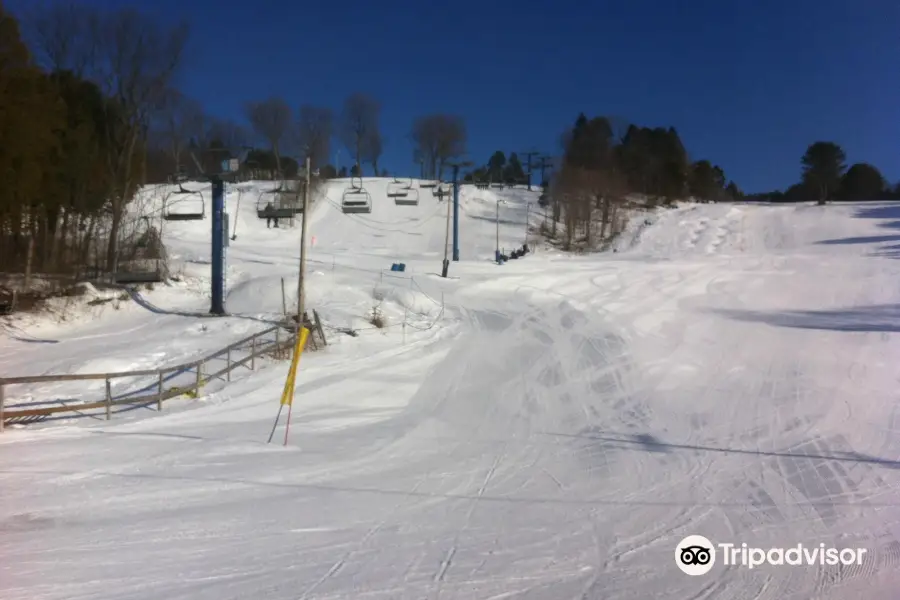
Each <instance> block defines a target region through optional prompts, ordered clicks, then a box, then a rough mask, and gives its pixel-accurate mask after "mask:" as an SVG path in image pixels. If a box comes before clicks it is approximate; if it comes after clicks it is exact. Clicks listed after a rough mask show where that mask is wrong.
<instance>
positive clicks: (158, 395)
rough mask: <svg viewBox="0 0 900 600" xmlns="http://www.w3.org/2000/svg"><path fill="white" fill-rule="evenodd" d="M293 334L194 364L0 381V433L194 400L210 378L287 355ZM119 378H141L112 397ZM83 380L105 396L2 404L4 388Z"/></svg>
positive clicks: (263, 335)
mask: <svg viewBox="0 0 900 600" xmlns="http://www.w3.org/2000/svg"><path fill="white" fill-rule="evenodd" d="M296 336H297V332H296V327H295V326H294V324H293V323H285V324H279V325H275V326H273V327H269V328H268V329H264V330H263V331H259V332H257V333H254V334H253V335H251V336H248V337H246V338H244V339H241V340H238V341H237V342H234V343H233V344H230V345H229V346H226V347H225V348H222V349H220V350H217V351H216V352H213V353H212V354H209V355H207V356H204V357H203V358H200V359H198V360H194V361H191V362H186V363H183V364H179V365H172V366H167V367H163V368H160V369H147V370H139V371H120V372H114V373H90V374H66V375H35V376H28V377H0V432H3V430H4V428H5V427H6V425H8V424H14V423H22V424H27V423H34V422H38V421H43V420H45V419H47V418H49V417H51V416H52V415H56V414H59V413H84V412H85V411H96V410H100V409H102V410H104V411H105V414H106V420H110V419H111V418H112V412H113V407H115V406H123V405H127V406H129V407H135V408H138V407H143V406H149V405H152V404H156V409H157V410H158V411H161V410H162V404H163V402H164V401H165V400H169V399H171V398H177V397H180V396H189V397H193V398H196V397H197V396H199V394H200V389H201V388H202V387H203V385H204V384H206V383H208V382H209V381H212V380H213V379H218V378H221V377H224V378H225V380H226V381H229V382H230V381H231V373H232V371H234V370H235V369H237V368H238V367H243V366H246V367H247V368H248V369H249V370H251V371H253V370H256V361H257V359H263V358H274V359H283V358H286V357H288V356H289V355H290V352H291V349H292V348H293V346H294V340H295V339H296ZM223 357H224V363H225V366H224V367H221V368H218V369H216V368H215V367H214V366H213V365H212V363H213V362H214V361H218V362H219V363H221V362H222V358H223ZM211 367H212V368H211ZM210 371H212V372H210ZM185 375H187V377H185ZM124 378H143V379H144V383H145V384H144V385H140V386H138V390H137V391H134V390H132V391H129V392H125V393H121V394H113V389H112V388H113V385H112V382H113V381H114V380H116V379H124ZM154 379H155V381H154ZM88 380H95V381H98V380H99V381H104V382H105V390H106V393H105V397H104V398H103V399H102V400H95V401H85V402H77V401H76V402H68V401H65V402H64V401H61V400H60V401H54V402H51V403H41V405H40V406H39V407H36V408H32V407H27V408H19V406H22V405H16V406H10V407H7V406H6V402H5V397H6V388H7V387H8V386H11V385H26V384H46V383H59V382H66V381H88ZM185 380H186V381H185ZM176 382H177V384H176ZM130 387H135V386H130ZM26 406H27V405H26Z"/></svg>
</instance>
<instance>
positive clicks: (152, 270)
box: [113, 217, 166, 284]
mask: <svg viewBox="0 0 900 600" xmlns="http://www.w3.org/2000/svg"><path fill="white" fill-rule="evenodd" d="M140 220H141V222H143V223H144V229H143V231H142V232H141V234H140V236H139V237H138V238H137V239H136V240H134V242H133V246H131V249H130V252H126V253H124V254H123V256H122V258H121V259H120V260H119V261H117V263H116V272H115V273H114V275H113V281H114V282H115V283H119V284H140V283H159V282H162V281H163V280H164V279H165V276H166V254H165V247H164V246H163V244H162V240H161V239H160V235H159V231H158V230H157V229H156V228H155V227H153V226H152V225H151V224H150V219H149V217H141V219H140Z"/></svg>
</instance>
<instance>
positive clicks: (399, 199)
mask: <svg viewBox="0 0 900 600" xmlns="http://www.w3.org/2000/svg"><path fill="white" fill-rule="evenodd" d="M389 185H390V184H389ZM401 185H402V186H403V187H401V188H400V189H401V190H402V192H403V194H402V195H400V194H398V195H395V196H393V198H394V204H396V205H398V206H418V204H419V190H417V189H416V188H414V187H413V180H412V179H410V180H409V181H407V182H405V183H402V184H401ZM388 190H390V187H389V188H388ZM388 197H391V195H390V194H388Z"/></svg>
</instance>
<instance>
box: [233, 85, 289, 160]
mask: <svg viewBox="0 0 900 600" xmlns="http://www.w3.org/2000/svg"><path fill="white" fill-rule="evenodd" d="M244 110H245V112H246V115H247V120H248V121H249V122H250V126H251V127H252V128H253V131H254V132H255V133H256V134H257V135H258V136H260V137H261V138H263V139H264V140H266V142H268V144H269V146H270V147H271V149H272V152H273V153H274V154H275V163H276V168H277V169H278V172H279V173H280V172H281V147H282V143H283V141H284V138H285V135H286V134H287V133H288V131H289V129H290V127H291V120H292V118H293V117H292V114H291V107H290V106H289V105H288V103H287V102H285V101H284V99H283V98H280V97H277V96H273V97H271V98H268V99H267V100H263V101H262V102H251V103H249V104H247V106H246V107H245V109H244Z"/></svg>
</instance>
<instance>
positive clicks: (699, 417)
mask: <svg viewBox="0 0 900 600" xmlns="http://www.w3.org/2000/svg"><path fill="white" fill-rule="evenodd" d="M388 181H389V180H366V186H367V189H369V191H370V193H371V194H372V197H373V204H374V209H373V212H372V213H371V214H368V215H344V214H343V213H341V212H340V210H339V209H338V208H337V206H338V205H339V202H340V194H341V190H342V187H343V186H345V185H346V182H334V183H332V184H330V186H329V188H328V190H327V193H326V195H325V197H323V198H320V199H318V200H317V202H316V208H315V210H314V213H313V215H312V219H311V229H310V235H311V236H314V237H315V245H313V246H311V248H310V252H311V254H310V257H311V262H310V272H309V296H310V299H309V304H310V306H313V307H316V308H317V309H318V310H319V311H320V313H321V314H322V316H323V318H324V319H325V320H326V322H327V323H328V324H329V325H330V326H331V327H333V328H337V329H339V328H342V327H353V328H357V329H359V337H349V336H346V335H344V334H341V333H339V332H338V331H336V330H335V329H329V335H330V337H329V341H330V342H331V344H330V345H329V348H328V350H327V351H325V352H320V353H308V354H306V355H304V357H303V360H302V362H301V366H300V371H299V373H298V380H297V390H296V395H295V401H294V411H293V422H292V425H291V432H290V433H291V436H290V443H289V444H288V446H287V447H283V446H282V445H281V444H280V443H277V444H271V445H267V444H266V443H265V442H266V438H267V437H268V435H269V431H270V429H271V426H272V422H273V419H274V417H275V413H276V412H277V410H278V398H279V396H280V393H281V388H282V386H283V383H284V377H285V375H286V371H287V364H284V363H270V364H268V365H267V366H266V367H265V368H262V369H259V370H257V371H255V372H250V371H244V372H242V373H241V374H240V375H239V376H237V377H235V379H234V380H233V382H232V383H231V384H229V385H219V386H216V387H213V388H211V390H210V393H209V394H208V395H206V396H205V397H203V398H201V399H198V400H196V401H191V400H186V399H185V400H180V399H176V400H171V401H169V402H168V403H167V404H166V405H165V409H164V411H163V412H162V413H161V414H159V413H156V412H155V411H154V410H152V409H146V410H145V409H141V410H135V411H130V412H128V413H122V414H116V415H114V417H113V420H112V421H109V422H106V421H101V420H99V419H94V418H81V419H71V420H69V421H68V422H66V421H63V422H62V423H60V422H55V423H52V424H45V425H44V426H41V427H36V428H34V427H33V428H29V429H18V430H9V431H7V432H6V433H4V434H3V435H2V436H0V452H2V453H3V456H4V458H5V460H4V466H3V467H2V469H0V532H2V535H0V556H2V561H0V597H2V598H4V600H18V599H26V598H27V599H29V600H33V599H42V600H50V599H63V598H65V599H67V600H69V599H81V598H84V599H86V598H91V599H103V598H127V599H135V600H137V599H140V600H143V599H147V600H150V599H154V600H155V599H157V598H167V599H170V600H176V599H188V598H190V599H192V600H195V599H200V600H206V599H208V600H228V599H232V598H234V599H237V598H273V599H281V598H284V599H299V598H306V599H313V598H317V599H344V598H369V599H397V598H403V599H405V598H409V599H421V598H442V599H444V598H460V599H500V598H527V599H548V600H556V599H560V598H573V599H576V598H591V599H593V598H603V599H626V598H627V599H635V600H638V599H640V600H645V599H647V598H663V597H665V598H729V599H737V600H740V599H750V598H763V599H769V598H771V599H773V600H774V599H779V600H780V599H786V598H794V599H798V600H800V599H803V600H806V599H810V598H834V599H845V598H854V597H858V598H867V599H880V598H883V599H887V598H896V590H898V589H900V512H898V510H897V507H896V497H897V492H898V486H900V471H898V467H900V462H898V458H897V457H898V456H900V415H898V411H897V408H896V406H897V405H898V403H897V398H896V395H897V391H896V390H897V369H896V366H895V365H896V364H897V361H898V359H900V342H898V334H897V332H898V331H900V314H898V310H897V308H896V306H897V303H898V296H900V289H898V284H897V282H898V281H900V262H898V261H897V260H896V259H897V258H898V257H900V253H898V244H900V232H897V229H898V227H900V225H898V223H900V205H897V204H889V203H883V204H864V205H846V204H834V205H829V206H826V207H815V206H807V205H802V206H768V205H730V204H729V205H684V206H680V207H678V208H675V209H671V210H662V211H658V212H654V213H647V215H646V219H647V223H649V224H646V223H644V219H645V216H644V215H641V216H640V217H638V218H637V219H635V220H634V221H633V222H632V223H631V224H630V226H629V229H628V232H627V233H626V234H625V235H623V236H622V238H621V239H619V240H618V241H617V243H616V246H615V247H616V249H617V250H618V251H617V252H616V253H607V254H603V255H599V256H598V255H593V256H581V257H575V256H567V255H563V254H561V253H558V252H555V251H549V250H548V251H544V250H541V251H539V252H538V253H536V254H531V255H528V256H527V257H525V258H524V259H522V260H518V261H510V262H509V263H507V264H506V265H503V266H497V265H494V264H492V263H491V262H490V261H491V258H492V255H493V250H494V245H495V236H496V235H497V226H496V222H495V215H496V209H497V208H496V207H497V200H498V199H501V200H503V201H504V203H503V204H501V208H500V210H501V214H500V243H501V245H503V246H504V247H506V248H507V249H511V248H512V247H513V246H515V245H520V244H521V243H522V242H523V241H524V237H525V225H524V223H525V218H526V211H527V209H526V204H527V203H528V202H529V201H530V202H534V201H536V196H537V194H536V193H528V192H526V191H524V190H504V191H496V190H475V189H473V188H471V187H464V188H463V190H462V194H461V207H462V210H461V215H460V238H461V242H462V243H461V249H462V252H461V254H462V256H461V258H462V260H461V261H460V262H458V263H452V264H451V266H450V275H451V278H448V279H441V278H440V277H438V276H436V275H435V274H436V273H439V271H440V266H441V265H440V261H441V259H442V258H443V249H444V246H443V243H444V236H445V234H446V220H445V219H446V212H445V211H446V208H447V203H446V202H443V203H439V202H438V201H437V200H436V199H435V198H433V197H432V196H431V194H430V192H429V191H428V190H420V194H421V197H420V202H419V205H418V206H414V207H409V206H406V207H400V206H395V205H394V204H393V201H392V200H388V199H387V198H386V197H385V189H386V186H387V183H388ZM191 185H193V186H194V187H196V188H198V189H199V188H200V187H201V184H191ZM266 185H269V184H261V183H250V184H243V186H242V188H243V190H244V191H243V193H242V194H241V195H240V196H241V205H240V209H238V206H237V202H238V195H239V194H238V193H237V191H236V190H234V191H231V192H230V193H229V194H228V197H227V203H228V211H229V213H230V214H232V215H234V216H233V217H232V219H235V218H236V219H237V239H236V240H235V241H233V242H232V245H231V247H230V248H229V250H228V267H227V271H228V286H229V287H228V289H229V292H228V297H227V306H228V309H229V311H230V312H231V313H232V314H233V316H231V317H228V318H222V319H208V318H201V317H199V316H192V313H193V312H197V311H200V312H205V311H206V310H207V309H208V302H209V301H208V298H207V297H205V295H204V294H205V290H206V288H207V287H208V276H209V265H208V264H204V263H208V261H209V248H208V237H209V221H208V220H206V221H201V222H193V223H192V222H181V223H175V222H169V223H166V225H165V231H164V237H165V239H166V242H167V244H168V245H169V248H170V252H171V253H172V254H174V255H175V256H176V260H177V261H180V264H181V265H183V267H182V268H183V270H184V282H183V283H181V284H179V285H177V286H173V287H165V286H157V288H156V289H155V290H153V291H148V292H142V295H143V300H142V304H143V306H142V305H139V304H137V303H134V302H125V303H123V305H122V306H121V308H120V309H119V310H115V309H112V308H107V309H104V311H105V312H104V313H103V314H102V315H94V316H93V318H91V319H88V318H87V316H85V318H83V319H82V320H81V321H80V322H75V323H69V324H66V325H64V326H63V325H52V324H49V323H37V324H21V325H19V328H18V329H17V330H16V331H17V335H16V337H15V338H14V337H8V338H7V339H5V340H3V341H2V344H0V361H2V364H3V372H4V374H6V373H7V372H9V373H12V374H16V375H19V374H39V373H43V372H59V371H60V370H67V371H71V372H86V371H89V370H107V369H110V368H116V369H118V368H130V367H134V366H140V367H141V368H144V367H149V366H154V365H159V364H166V363H167V362H168V363H169V364H171V363H177V362H180V361H182V360H186V359H185V357H187V356H196V355H198V354H203V353H206V352H209V351H211V350H214V349H215V348H217V347H218V346H221V345H224V344H225V343H227V342H228V341H231V340H234V339H237V338H240V337H242V336H243V335H247V334H248V332H252V331H254V330H258V329H262V328H264V327H266V326H267V322H268V321H270V320H271V319H273V318H275V317H276V316H277V315H278V313H280V312H281V310H282V297H281V279H282V278H285V286H286V296H287V299H286V302H287V304H288V310H290V308H291V305H292V304H293V303H295V302H296V291H295V290H294V288H295V287H296V274H295V273H296V267H297V255H298V250H299V248H298V235H299V230H298V228H293V229H292V228H288V227H284V228H279V229H278V230H275V229H271V230H268V229H266V227H265V222H260V221H259V219H257V217H256V214H255V210H256V206H255V201H256V197H257V196H258V195H259V193H260V191H261V190H262V189H264V188H265V186H266ZM164 189H165V188H158V189H156V190H155V191H154V192H153V194H155V196H154V197H155V198H158V197H160V196H161V194H164ZM152 201H154V200H152V199H150V200H148V202H152ZM207 210H208V209H207ZM531 212H532V213H534V212H535V211H533V210H531ZM532 218H533V219H535V221H534V222H537V219H540V218H542V217H541V216H540V215H537V214H532ZM233 224H234V221H232V225H233ZM397 261H400V262H405V263H406V265H407V267H406V272H405V273H402V274H400V273H392V272H390V271H389V269H390V264H391V263H392V262H397ZM382 270H384V272H382ZM379 299H380V300H379ZM379 302H381V307H382V309H383V310H384V312H385V314H386V316H387V319H388V324H389V325H391V326H390V327H388V328H386V329H376V328H372V327H371V326H370V325H369V324H368V323H367V322H366V313H367V312H368V311H370V310H371V308H372V306H373V305H374V304H377V303H379ZM148 307H152V308H153V310H150V309H149V308H148ZM160 313H164V314H160ZM404 321H406V322H407V324H408V325H407V326H406V327H405V328H404V327H403V326H402V323H403V322H404ZM26 340H27V341H26ZM39 342H42V343H39ZM64 392H69V390H61V389H46V388H39V387H36V386H35V387H27V386H11V387H10V389H9V390H8V391H7V394H8V398H12V399H13V400H9V399H8V402H24V403H28V402H38V401H50V400H52V399H53V398H54V397H56V396H58V395H60V394H62V393H64ZM282 423H283V421H282ZM283 435H284V430H283V427H280V428H279V430H278V431H277V432H276V441H279V442H280V440H281V439H282V436H283ZM691 534H699V535H704V536H706V537H708V538H710V539H711V540H713V541H714V542H716V543H719V542H722V543H724V542H733V543H737V544H738V545H740V543H742V542H745V543H747V544H748V545H750V546H759V547H773V546H775V547H788V546H795V545H796V544H798V543H802V544H804V545H805V546H810V547H814V546H818V544H819V543H824V544H825V545H826V546H837V547H863V548H867V549H868V554H867V556H866V560H865V561H864V562H863V564H862V565H861V566H859V567H843V568H841V567H836V566H835V567H832V566H827V565H818V566H810V567H771V566H763V567H758V568H756V569H753V570H749V569H747V568H737V567H726V566H723V565H721V564H717V565H716V566H715V567H714V568H713V570H712V571H711V572H710V573H708V574H706V575H704V576H700V577H689V576H687V575H685V574H683V573H682V572H681V571H680V570H678V568H677V567H676V564H675V560H674V555H675V547H676V545H677V543H678V542H679V541H680V540H681V539H682V538H684V537H686V536H687V535H691Z"/></svg>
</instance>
